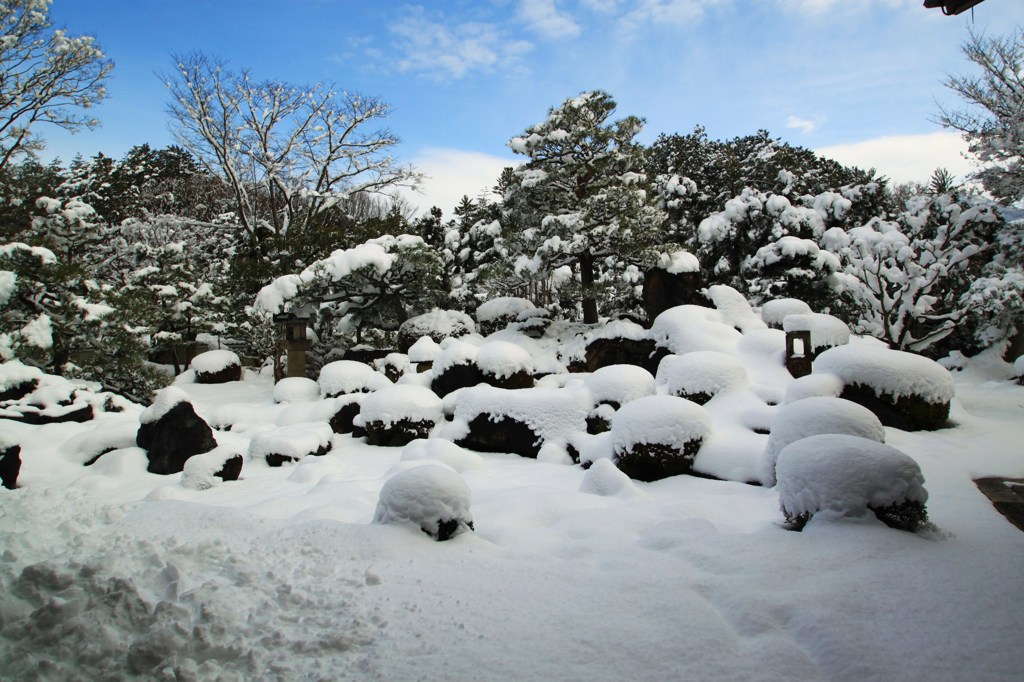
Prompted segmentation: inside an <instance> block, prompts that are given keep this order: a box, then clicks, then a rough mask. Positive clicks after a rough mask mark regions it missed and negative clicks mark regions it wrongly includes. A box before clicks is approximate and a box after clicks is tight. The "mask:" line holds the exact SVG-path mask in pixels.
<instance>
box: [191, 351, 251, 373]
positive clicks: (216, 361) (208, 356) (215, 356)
mask: <svg viewBox="0 0 1024 682" xmlns="http://www.w3.org/2000/svg"><path fill="white" fill-rule="evenodd" d="M241 364H242V361H241V360H239V359H238V355H236V354H235V353H233V352H231V351H229V350H208V351H206V352H205V353H200V354H199V355H197V356H195V357H194V358H192V363H191V364H190V365H189V367H190V368H192V369H193V370H195V371H196V372H198V373H200V374H217V373H218V372H223V371H224V370H225V369H227V368H228V367H236V366H241Z"/></svg>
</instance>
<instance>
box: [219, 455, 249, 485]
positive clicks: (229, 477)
mask: <svg viewBox="0 0 1024 682" xmlns="http://www.w3.org/2000/svg"><path fill="white" fill-rule="evenodd" d="M242 461H243V460H242V456H241V455H233V456H231V457H228V458H227V459H226V460H224V466H222V467H221V468H220V471H218V472H217V473H215V474H214V476H216V477H217V478H219V479H220V480H222V481H237V480H238V477H239V476H241V475H242Z"/></svg>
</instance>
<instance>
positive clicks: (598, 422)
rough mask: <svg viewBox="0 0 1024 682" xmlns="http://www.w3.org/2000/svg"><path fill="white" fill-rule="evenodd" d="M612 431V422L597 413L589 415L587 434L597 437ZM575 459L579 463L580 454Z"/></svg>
mask: <svg viewBox="0 0 1024 682" xmlns="http://www.w3.org/2000/svg"><path fill="white" fill-rule="evenodd" d="M611 429H612V424H611V422H609V421H608V420H607V419H605V418H604V417H602V416H601V415H599V414H597V413H596V412H591V413H590V414H588V415H587V433H589V434H591V435H593V436H596V435H597V434H599V433H605V432H606V431H611ZM570 456H571V455H570ZM573 459H574V460H576V461H579V456H578V453H577V456H576V457H574V458H573Z"/></svg>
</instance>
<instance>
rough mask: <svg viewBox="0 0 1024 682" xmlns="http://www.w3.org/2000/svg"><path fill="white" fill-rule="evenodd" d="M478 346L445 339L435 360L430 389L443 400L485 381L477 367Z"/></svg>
mask: <svg viewBox="0 0 1024 682" xmlns="http://www.w3.org/2000/svg"><path fill="white" fill-rule="evenodd" d="M477 352H478V346H476V345H474V344H472V343H469V342H467V341H459V340H457V339H445V340H444V341H443V342H442V343H441V352H440V353H438V354H437V356H436V357H435V358H434V364H433V368H432V369H433V378H432V379H431V383H430V388H431V389H433V391H434V392H435V393H437V394H438V395H439V396H441V397H442V398H443V397H444V396H446V395H448V394H449V393H451V392H453V391H457V390H458V389H460V388H466V387H468V386H476V385H477V384H479V383H482V382H483V381H484V376H483V372H481V371H480V368H479V367H477V365H476V356H477Z"/></svg>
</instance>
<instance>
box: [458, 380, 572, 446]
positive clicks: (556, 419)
mask: <svg viewBox="0 0 1024 682" xmlns="http://www.w3.org/2000/svg"><path fill="white" fill-rule="evenodd" d="M448 397H449V398H451V399H452V402H453V404H454V405H453V408H452V413H453V415H454V420H453V422H452V423H450V424H446V425H445V427H444V430H442V435H443V436H445V437H448V438H449V439H450V440H458V439H459V438H462V437H464V436H465V435H466V434H467V433H468V428H469V422H471V421H473V419H474V418H475V417H477V416H478V415H480V414H488V415H491V416H492V417H494V418H498V417H502V416H507V417H511V418H513V419H515V420H517V421H519V422H522V423H524V424H526V425H527V426H529V427H530V428H531V429H532V430H533V432H534V433H536V434H537V435H538V436H540V438H541V440H543V441H544V442H551V443H556V444H564V443H567V442H568V441H569V438H570V437H571V436H572V435H573V434H574V433H578V432H581V431H586V430H587V413H588V412H589V411H590V407H591V405H590V394H589V392H588V391H587V390H586V388H585V387H584V386H583V385H582V382H577V383H574V384H572V385H571V386H567V387H565V388H560V389H554V388H521V389H505V388H495V387H494V386H488V385H486V384H480V385H478V386H472V387H470V388H464V389H462V390H460V391H456V392H455V393H454V394H453V395H452V396H448Z"/></svg>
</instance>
